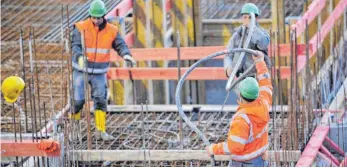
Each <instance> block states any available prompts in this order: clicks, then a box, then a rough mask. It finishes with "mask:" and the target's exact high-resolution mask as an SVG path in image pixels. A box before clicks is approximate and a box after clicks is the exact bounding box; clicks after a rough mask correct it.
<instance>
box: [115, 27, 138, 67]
mask: <svg viewBox="0 0 347 168" xmlns="http://www.w3.org/2000/svg"><path fill="white" fill-rule="evenodd" d="M112 48H113V49H114V50H116V51H117V53H118V55H119V56H121V57H123V59H124V60H126V61H130V62H131V63H132V65H133V66H136V61H135V60H134V59H133V58H132V57H131V54H130V50H129V48H128V45H127V44H126V43H125V41H124V40H123V38H122V37H121V36H120V34H119V33H117V36H116V38H115V39H114V40H113V42H112Z"/></svg>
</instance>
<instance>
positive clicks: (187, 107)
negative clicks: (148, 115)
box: [107, 104, 288, 112]
mask: <svg viewBox="0 0 347 168" xmlns="http://www.w3.org/2000/svg"><path fill="white" fill-rule="evenodd" d="M221 107H222V105H208V104H184V105H182V108H183V111H188V112H189V111H192V110H193V109H194V108H199V111H200V112H219V111H220V110H221ZM238 107H239V106H238V105H225V106H224V108H223V111H224V112H236V110H237V109H238ZM281 108H282V107H281V106H275V110H276V111H277V112H280V111H281ZM107 111H108V112H141V111H142V108H141V105H108V106H107ZM148 111H149V112H178V111H177V106H176V105H162V104H155V105H148ZM271 111H272V107H271V109H270V112H271ZM283 111H284V112H286V111H288V106H287V105H284V106H283Z"/></svg>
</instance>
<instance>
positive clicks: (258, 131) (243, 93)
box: [206, 51, 272, 167]
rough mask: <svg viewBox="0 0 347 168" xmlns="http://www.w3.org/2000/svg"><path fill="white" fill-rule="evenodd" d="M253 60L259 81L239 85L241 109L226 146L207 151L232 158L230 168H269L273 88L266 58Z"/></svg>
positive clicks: (260, 56) (207, 149) (215, 145)
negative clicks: (269, 133) (269, 134)
mask: <svg viewBox="0 0 347 168" xmlns="http://www.w3.org/2000/svg"><path fill="white" fill-rule="evenodd" d="M258 53H259V54H258V55H259V56H258V57H255V56H253V59H254V62H255V63H256V71H257V76H256V77H257V79H258V80H256V79H255V78H253V77H247V78H245V79H244V80H242V81H241V82H240V88H239V89H240V95H239V101H238V104H239V108H238V109H237V112H236V113H235V114H234V116H233V117H232V119H231V122H230V128H229V133H228V137H227V139H226V141H225V142H221V143H218V144H212V145H210V146H207V147H206V151H207V153H208V154H209V155H230V156H231V161H230V163H229V166H231V167H248V166H254V167H266V166H268V161H267V149H268V123H269V120H270V117H269V110H270V105H271V104H272V85H271V80H270V74H269V70H268V68H267V66H266V63H265V61H264V54H263V53H262V52H261V51H258Z"/></svg>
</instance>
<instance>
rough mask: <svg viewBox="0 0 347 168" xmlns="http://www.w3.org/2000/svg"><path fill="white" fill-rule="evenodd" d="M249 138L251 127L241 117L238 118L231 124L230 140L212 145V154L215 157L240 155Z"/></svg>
mask: <svg viewBox="0 0 347 168" xmlns="http://www.w3.org/2000/svg"><path fill="white" fill-rule="evenodd" d="M248 137H249V125H248V124H247V122H246V121H245V120H244V119H243V118H242V117H241V116H237V117H235V119H233V121H232V122H231V124H230V129H229V133H228V138H227V140H226V141H225V142H221V143H218V144H213V145H211V146H210V147H209V148H210V154H214V155H239V154H240V153H241V152H243V151H244V147H245V144H246V142H247V140H248Z"/></svg>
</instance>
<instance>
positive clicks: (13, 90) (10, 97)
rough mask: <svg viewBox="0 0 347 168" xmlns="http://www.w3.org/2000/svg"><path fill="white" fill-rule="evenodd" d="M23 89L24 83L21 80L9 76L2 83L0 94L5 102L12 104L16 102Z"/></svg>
mask: <svg viewBox="0 0 347 168" xmlns="http://www.w3.org/2000/svg"><path fill="white" fill-rule="evenodd" d="M24 87H25V83H24V81H23V79H22V78H20V77H18V76H10V77H8V78H6V79H5V80H4V81H3V82H2V85H1V92H2V94H3V95H4V98H5V100H6V101H7V102H9V103H13V102H15V101H16V100H17V98H18V97H19V95H20V93H21V92H22V90H23V89H24Z"/></svg>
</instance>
